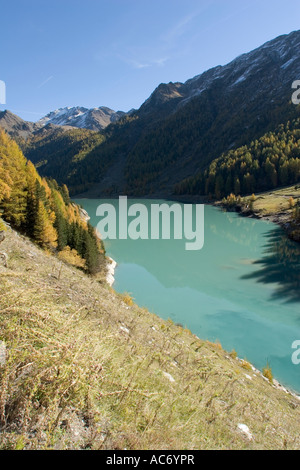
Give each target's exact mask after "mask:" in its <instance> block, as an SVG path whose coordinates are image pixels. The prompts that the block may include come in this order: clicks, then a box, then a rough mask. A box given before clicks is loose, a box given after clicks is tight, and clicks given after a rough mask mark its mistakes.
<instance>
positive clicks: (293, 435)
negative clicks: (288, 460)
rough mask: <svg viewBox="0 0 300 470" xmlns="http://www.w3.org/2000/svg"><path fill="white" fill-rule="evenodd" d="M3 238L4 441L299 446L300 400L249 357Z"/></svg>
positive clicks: (15, 445) (0, 426) (49, 445)
mask: <svg viewBox="0 0 300 470" xmlns="http://www.w3.org/2000/svg"><path fill="white" fill-rule="evenodd" d="M2 245H3V249H4V250H5V251H6V252H7V254H8V268H3V267H2V266H0V285H1V292H4V293H5V295H1V296H0V330H1V340H2V341H4V345H5V353H6V354H5V356H6V362H5V363H4V364H3V363H2V365H0V390H1V392H0V406H1V414H0V447H1V449H74V448H75V449H76V448H80V449H91V448H92V449H124V448H126V449H128V450H132V449H152V450H154V449H299V448H300V438H299V436H300V424H299V423H300V407H299V403H300V401H299V399H297V398H296V397H295V396H293V395H291V394H289V393H285V392H284V391H283V390H280V389H278V388H277V387H275V386H274V385H271V384H270V383H269V382H268V381H267V380H266V379H264V378H263V377H262V376H261V375H260V374H259V372H258V371H256V370H253V369H252V368H251V366H250V365H249V364H248V363H247V362H246V361H240V360H238V359H236V358H235V354H234V353H232V354H231V355H229V354H228V353H226V352H225V351H223V350H222V347H221V346H220V344H212V343H208V342H204V341H202V340H200V339H199V338H197V337H196V336H195V335H193V334H191V333H190V332H189V331H188V330H186V329H184V328H182V327H180V326H176V325H174V324H173V323H172V322H171V321H163V320H161V319H159V318H158V317H156V316H155V315H153V314H151V313H149V312H148V311H146V310H145V309H140V308H138V307H137V306H136V305H134V304H132V302H131V301H130V299H129V298H128V296H127V297H122V296H120V295H118V294H116V293H115V292H114V291H112V290H111V289H109V288H108V287H107V286H106V285H101V284H99V283H97V282H94V281H92V280H91V279H90V278H89V277H87V276H85V275H84V274H83V273H82V272H80V271H78V270H76V269H73V268H72V267H70V266H68V265H65V264H63V265H61V263H60V261H59V260H57V259H56V258H55V257H49V256H46V255H45V253H44V252H43V251H41V250H40V249H38V248H37V247H36V246H35V245H33V244H32V243H30V242H29V241H28V240H27V239H25V238H24V237H21V236H19V235H18V234H17V233H16V232H13V231H10V230H9V231H8V234H7V237H6V240H5V241H4V242H3V244H2ZM1 249H2V248H1ZM126 302H127V303H126ZM2 348H3V343H2ZM3 356H4V355H3V354H2V359H3ZM246 426H247V427H248V428H249V432H248V431H247V427H246Z"/></svg>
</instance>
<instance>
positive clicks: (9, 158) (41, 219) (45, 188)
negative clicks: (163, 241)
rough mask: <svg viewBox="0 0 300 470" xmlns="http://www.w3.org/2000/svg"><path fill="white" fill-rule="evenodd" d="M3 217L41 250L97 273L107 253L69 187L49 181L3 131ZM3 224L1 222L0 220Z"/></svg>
mask: <svg viewBox="0 0 300 470" xmlns="http://www.w3.org/2000/svg"><path fill="white" fill-rule="evenodd" d="M0 216H1V217H3V219H4V220H5V221H6V222H8V223H10V224H11V226H12V227H14V228H17V229H18V230H20V231H21V232H22V233H24V234H26V235H28V236H29V237H30V238H31V239H32V240H34V241H35V243H37V244H38V245H39V246H40V247H42V248H43V249H45V250H47V251H49V252H58V253H59V255H60V256H61V257H63V258H65V257H66V256H67V257H68V258H69V260H71V261H72V259H71V258H73V261H74V263H73V264H77V265H78V266H80V267H81V268H83V269H85V270H86V271H88V272H89V273H90V274H96V273H98V272H99V271H101V269H102V266H103V264H104V250H103V246H102V244H101V243H100V241H99V239H98V237H97V235H96V233H95V230H94V229H93V228H92V226H91V225H90V224H89V223H88V221H87V218H86V217H84V216H83V215H82V210H81V209H80V208H79V206H77V205H76V204H73V203H72V202H71V200H70V198H69V193H68V189H67V187H66V186H65V185H64V186H63V187H62V188H60V187H59V186H58V185H57V183H56V181H55V180H51V181H50V180H46V179H45V178H41V177H40V175H39V174H38V173H37V171H36V169H35V167H34V165H33V164H32V163H31V162H28V161H27V160H26V158H25V157H24V155H23V154H22V152H21V150H20V148H19V147H18V145H17V144H16V143H15V142H14V141H13V140H12V139H11V138H10V137H9V136H8V135H7V134H6V133H5V132H4V131H3V130H0ZM0 221H1V219H0Z"/></svg>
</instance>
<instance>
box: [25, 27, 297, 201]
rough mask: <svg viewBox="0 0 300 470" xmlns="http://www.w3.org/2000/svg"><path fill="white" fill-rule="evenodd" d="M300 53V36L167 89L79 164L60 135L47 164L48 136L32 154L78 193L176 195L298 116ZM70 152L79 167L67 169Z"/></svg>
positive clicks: (30, 146)
mask: <svg viewBox="0 0 300 470" xmlns="http://www.w3.org/2000/svg"><path fill="white" fill-rule="evenodd" d="M299 51H300V32H299V31H296V32H293V33H291V34H289V35H286V36H280V37H279V38H276V39H274V40H273V41H270V42H268V43H266V44H264V45H263V46H261V47H259V48H258V49H256V50H255V51H252V52H250V53H248V54H244V55H242V56H240V57H238V58H237V59H235V60H234V61H232V62H231V63H229V64H228V65H226V66H218V67H215V68H213V69H211V70H209V71H207V72H205V73H203V74H201V75H199V76H197V77H194V78H193V79H191V80H188V81H187V82H186V83H184V84H182V83H169V84H161V85H159V86H158V88H157V89H156V90H155V91H154V92H153V93H152V95H151V96H150V98H149V99H148V100H146V102H145V103H144V104H143V105H142V106H141V108H140V109H139V110H137V111H134V112H132V113H130V114H127V115H125V116H123V117H121V119H119V121H118V122H117V123H115V124H112V125H110V126H108V127H107V128H106V129H105V130H104V131H103V138H102V139H101V141H100V142H95V145H94V146H93V147H92V148H91V147H89V144H87V147H88V151H87V152H85V153H84V155H83V158H80V159H77V153H76V148H75V149H74V152H73V157H71V154H72V151H71V153H69V148H68V147H64V145H62V144H63V143H62V141H61V140H60V138H58V140H56V138H57V137H56V136H55V135H54V136H53V139H52V143H51V145H52V150H51V152H49V153H48V154H47V159H46V160H47V163H45V157H44V154H45V153H46V152H47V150H46V147H47V145H46V144H47V140H48V137H47V136H45V141H44V140H43V138H41V139H39V140H38V141H37V140H36V138H35V136H33V137H31V138H29V139H28V140H27V142H26V146H24V147H23V148H24V151H25V154H26V156H27V157H28V158H29V159H31V160H32V161H34V163H36V164H39V169H40V172H41V174H43V175H47V176H54V175H55V177H57V178H58V181H59V183H63V182H66V183H67V184H68V186H69V187H70V190H71V192H72V194H75V193H78V192H84V191H86V190H90V194H93V195H94V196H97V195H110V194H115V195H117V194H121V193H126V194H128V195H136V196H138V195H151V194H152V195H158V194H160V195H166V196H167V195H171V194H173V193H174V188H175V186H176V185H177V184H178V183H181V182H182V181H183V180H185V179H186V178H189V177H192V176H194V175H195V174H197V173H200V172H203V171H205V170H207V169H208V167H209V165H210V163H211V162H212V161H213V160H215V159H216V158H219V157H220V156H221V155H222V154H223V153H226V152H228V151H229V150H236V149H238V148H239V147H241V146H245V145H247V146H250V145H251V142H252V141H255V140H258V139H259V138H261V137H263V136H264V135H265V134H266V133H268V132H275V131H276V129H277V127H278V126H279V125H281V124H283V125H286V124H287V122H288V121H292V120H294V119H296V118H297V117H298V116H299V111H298V109H297V106H295V105H294V104H292V101H291V97H292V93H293V90H292V83H293V82H294V81H295V80H296V79H297V78H298V77H300V52H299ZM83 139H84V140H85V139H86V140H87V141H89V139H90V137H89V136H84V137H83ZM67 140H68V139H66V142H65V143H66V144H67V145H69V143H68V142H67ZM82 145H83V146H84V145H85V144H82ZM58 148H59V149H60V150H59V152H58V151H57V149H58ZM63 149H64V152H65V153H66V154H67V157H66V159H67V161H69V162H70V160H71V162H72V163H71V165H68V166H67V168H65V169H64V171H61V168H62V167H63V166H64V165H65V161H64V157H63V153H64V152H63V151H62V150H63ZM91 188H92V189H91Z"/></svg>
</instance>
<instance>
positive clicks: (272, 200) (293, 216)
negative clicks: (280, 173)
mask: <svg viewBox="0 0 300 470" xmlns="http://www.w3.org/2000/svg"><path fill="white" fill-rule="evenodd" d="M216 205H217V206H222V207H224V208H225V209H228V210H235V211H237V212H240V213H241V214H242V215H246V216H251V217H253V216H254V217H257V218H259V219H266V220H270V221H272V222H274V223H277V224H279V225H281V226H282V227H283V228H284V229H285V231H286V232H287V234H288V235H289V237H290V238H291V239H293V240H295V241H298V242H299V241H300V186H299V185H296V186H288V187H285V188H280V189H277V190H274V191H266V192H263V193H258V194H256V195H255V194H252V196H245V197H240V196H238V197H236V196H235V195H234V194H230V195H229V196H228V197H227V198H224V199H223V200H222V201H219V202H217V203H216Z"/></svg>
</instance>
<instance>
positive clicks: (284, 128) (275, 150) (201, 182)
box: [175, 118, 300, 199]
mask: <svg viewBox="0 0 300 470" xmlns="http://www.w3.org/2000/svg"><path fill="white" fill-rule="evenodd" d="M299 181H300V118H297V119H294V120H292V121H291V122H290V121H288V122H287V124H285V125H283V124H282V125H280V126H279V127H278V128H277V129H276V131H275V132H268V133H267V134H265V135H264V136H263V137H261V138H260V139H256V140H254V141H252V142H251V143H250V144H249V145H244V146H242V147H240V148H238V149H236V150H230V151H229V152H226V153H224V154H222V155H221V156H220V157H219V158H217V159H216V160H213V162H212V163H211V164H210V165H209V167H208V168H207V169H206V170H205V171H203V172H201V173H198V174H197V175H195V176H193V177H191V178H188V179H187V180H185V181H183V182H182V183H180V184H178V185H177V186H176V188H175V193H176V194H206V195H210V196H211V197H213V196H215V197H216V198H217V199H220V198H221V197H224V196H228V195H230V193H233V194H235V195H246V194H251V193H255V192H260V191H265V190H268V189H274V188H276V187H278V186H287V185H291V184H295V183H298V182H299Z"/></svg>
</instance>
